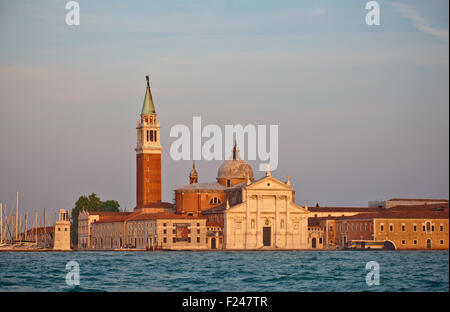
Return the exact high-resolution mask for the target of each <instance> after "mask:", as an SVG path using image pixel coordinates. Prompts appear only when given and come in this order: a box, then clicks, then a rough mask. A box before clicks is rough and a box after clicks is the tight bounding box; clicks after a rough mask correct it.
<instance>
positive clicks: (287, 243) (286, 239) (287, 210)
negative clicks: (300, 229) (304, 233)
mask: <svg viewBox="0 0 450 312" xmlns="http://www.w3.org/2000/svg"><path fill="white" fill-rule="evenodd" d="M284 204H285V208H286V221H285V222H284V226H285V227H286V238H285V248H288V246H289V242H288V239H289V234H290V233H289V231H290V228H289V221H290V220H289V218H290V216H289V205H288V202H287V197H286V198H285V200H284Z"/></svg>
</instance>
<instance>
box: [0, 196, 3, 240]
mask: <svg viewBox="0 0 450 312" xmlns="http://www.w3.org/2000/svg"><path fill="white" fill-rule="evenodd" d="M0 244H3V203H0Z"/></svg>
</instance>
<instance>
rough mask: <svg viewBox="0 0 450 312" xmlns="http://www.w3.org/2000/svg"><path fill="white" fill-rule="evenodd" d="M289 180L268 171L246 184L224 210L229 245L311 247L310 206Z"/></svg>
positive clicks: (244, 247)
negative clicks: (237, 200) (299, 202)
mask: <svg viewBox="0 0 450 312" xmlns="http://www.w3.org/2000/svg"><path fill="white" fill-rule="evenodd" d="M293 191H294V189H293V188H292V186H291V185H290V183H289V179H288V181H287V182H282V181H279V180H277V179H275V178H273V177H272V176H270V175H268V176H266V177H264V178H262V179H260V180H258V181H254V182H253V183H250V184H248V185H247V186H245V187H243V188H242V202H241V203H237V204H235V205H232V206H231V207H227V209H225V211H224V237H225V245H224V248H225V249H308V248H309V247H308V210H307V209H305V208H304V207H301V206H299V205H297V204H295V203H294V202H293Z"/></svg>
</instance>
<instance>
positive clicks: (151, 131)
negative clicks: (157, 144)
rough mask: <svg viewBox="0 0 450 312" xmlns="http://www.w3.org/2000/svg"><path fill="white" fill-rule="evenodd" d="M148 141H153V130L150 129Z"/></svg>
mask: <svg viewBox="0 0 450 312" xmlns="http://www.w3.org/2000/svg"><path fill="white" fill-rule="evenodd" d="M150 141H151V142H153V130H150Z"/></svg>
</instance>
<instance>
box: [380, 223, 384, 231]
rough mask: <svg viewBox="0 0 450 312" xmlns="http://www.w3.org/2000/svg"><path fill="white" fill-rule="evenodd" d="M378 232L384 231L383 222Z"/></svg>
mask: <svg viewBox="0 0 450 312" xmlns="http://www.w3.org/2000/svg"><path fill="white" fill-rule="evenodd" d="M380 232H384V225H383V224H382V225H381V226H380Z"/></svg>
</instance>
